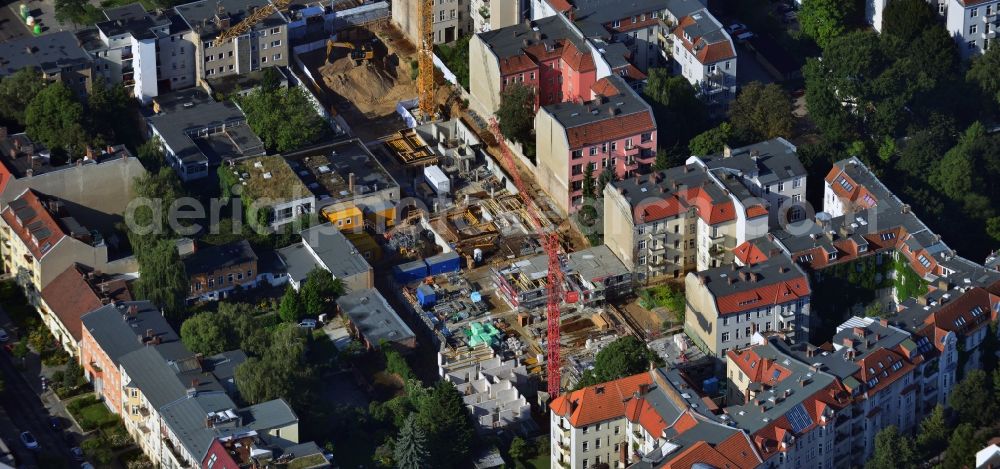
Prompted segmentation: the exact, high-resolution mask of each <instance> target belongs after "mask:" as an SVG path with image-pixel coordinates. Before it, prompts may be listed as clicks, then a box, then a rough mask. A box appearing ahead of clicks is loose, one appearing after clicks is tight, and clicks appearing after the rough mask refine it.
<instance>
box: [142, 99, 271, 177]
mask: <svg viewBox="0 0 1000 469" xmlns="http://www.w3.org/2000/svg"><path fill="white" fill-rule="evenodd" d="M149 111H151V112H149ZM149 111H147V112H146V113H145V115H144V117H145V120H146V127H147V130H148V132H149V134H150V135H151V136H155V137H156V138H157V139H159V142H160V145H161V146H162V148H163V152H164V153H165V154H166V156H167V162H168V163H169V164H170V166H171V167H173V168H174V170H175V171H176V172H177V175H178V176H179V177H180V178H181V180H183V181H185V182H190V181H194V180H197V179H201V178H204V177H207V176H208V174H209V171H210V168H215V167H218V166H219V165H220V164H222V162H223V161H226V160H230V159H233V158H239V157H243V156H257V155H263V154H264V153H265V150H264V142H262V141H261V140H260V138H259V137H257V134H255V133H254V132H253V130H252V129H250V126H249V125H247V121H246V115H244V114H243V111H241V110H240V108H239V107H237V106H236V104H234V103H233V102H231V101H223V102H217V101H215V100H213V99H212V98H211V97H210V96H208V94H207V93H205V92H204V91H202V90H200V89H193V90H185V91H179V92H173V93H169V94H162V95H160V96H158V97H156V98H155V99H153V106H152V109H151V110H149Z"/></svg>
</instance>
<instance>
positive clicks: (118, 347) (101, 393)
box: [80, 301, 189, 414]
mask: <svg viewBox="0 0 1000 469" xmlns="http://www.w3.org/2000/svg"><path fill="white" fill-rule="evenodd" d="M80 321H81V323H82V324H83V328H82V330H81V332H82V338H81V339H80V366H81V367H82V368H83V376H84V377H85V378H87V381H88V382H90V383H91V384H92V385H93V386H94V394H96V395H97V397H99V398H100V399H101V400H103V401H104V404H105V405H106V406H107V407H108V409H109V410H111V411H112V412H114V413H116V414H120V413H121V409H122V403H123V396H122V395H123V393H124V392H125V388H124V384H127V383H124V382H122V380H121V373H119V370H118V366H119V365H120V364H121V358H122V357H123V356H125V355H126V354H129V353H131V352H134V351H136V350H140V349H142V348H145V347H147V346H153V347H161V348H162V354H163V355H164V356H165V357H166V358H168V359H180V358H185V357H186V356H188V354H189V352H187V351H186V350H185V349H184V346H183V344H181V341H180V336H178V335H177V332H176V331H174V330H173V328H172V327H170V324H168V323H167V320H166V318H164V317H163V314H162V313H161V312H160V311H159V310H158V309H157V308H156V307H155V306H154V305H153V304H152V303H150V302H148V301H131V302H115V303H110V304H106V305H103V306H101V307H100V308H97V309H95V310H93V311H91V312H89V313H87V314H85V315H83V316H82V317H81V318H80Z"/></svg>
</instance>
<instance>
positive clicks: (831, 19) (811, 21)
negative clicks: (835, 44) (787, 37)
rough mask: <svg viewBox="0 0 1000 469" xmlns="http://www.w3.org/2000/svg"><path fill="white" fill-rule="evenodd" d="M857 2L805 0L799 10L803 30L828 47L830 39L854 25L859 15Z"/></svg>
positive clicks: (821, 44)
mask: <svg viewBox="0 0 1000 469" xmlns="http://www.w3.org/2000/svg"><path fill="white" fill-rule="evenodd" d="M858 13H859V12H858V5H857V2H853V1H845V0H803V1H802V8H801V10H799V24H800V25H801V26H802V32H803V33H805V34H806V35H807V36H809V37H811V38H813V40H814V41H816V44H819V46H820V47H823V48H826V46H827V44H829V43H830V41H831V40H832V39H833V38H835V37H837V36H840V35H842V34H844V32H845V31H847V29H848V28H849V27H850V26H851V25H852V23H853V22H854V21H855V19H856V16H857V15H858Z"/></svg>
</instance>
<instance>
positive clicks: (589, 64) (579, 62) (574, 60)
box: [562, 41, 597, 73]
mask: <svg viewBox="0 0 1000 469" xmlns="http://www.w3.org/2000/svg"><path fill="white" fill-rule="evenodd" d="M562 59H563V61H564V62H566V65H568V66H569V67H570V68H572V69H573V70H575V71H576V72H577V73H584V72H593V71H596V70H597V66H596V65H594V57H593V56H592V55H590V54H587V53H584V52H582V51H580V49H577V48H576V45H574V44H573V42H572V41H565V44H564V47H563V54H562Z"/></svg>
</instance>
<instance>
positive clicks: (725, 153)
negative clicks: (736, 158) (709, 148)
mask: <svg viewBox="0 0 1000 469" xmlns="http://www.w3.org/2000/svg"><path fill="white" fill-rule="evenodd" d="M731 156H733V149H732V148H730V147H729V145H726V144H723V145H722V157H723V158H729V157H731Z"/></svg>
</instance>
